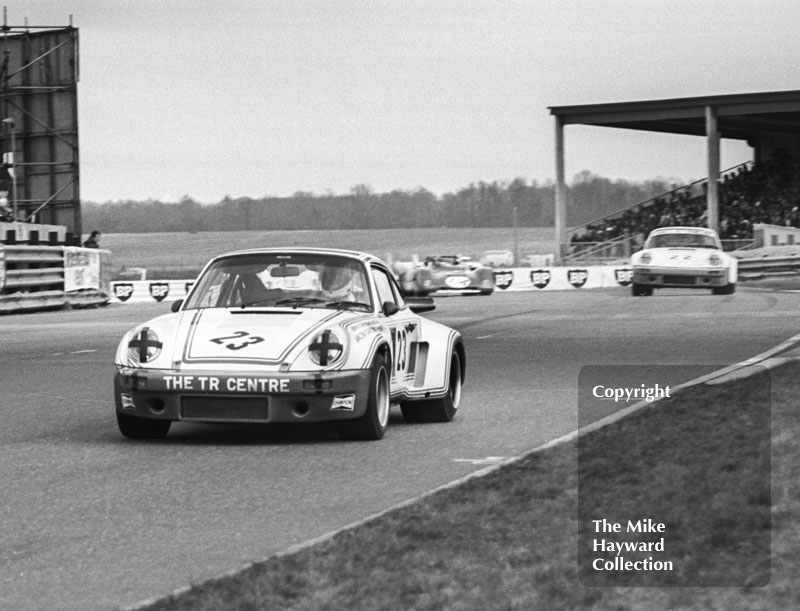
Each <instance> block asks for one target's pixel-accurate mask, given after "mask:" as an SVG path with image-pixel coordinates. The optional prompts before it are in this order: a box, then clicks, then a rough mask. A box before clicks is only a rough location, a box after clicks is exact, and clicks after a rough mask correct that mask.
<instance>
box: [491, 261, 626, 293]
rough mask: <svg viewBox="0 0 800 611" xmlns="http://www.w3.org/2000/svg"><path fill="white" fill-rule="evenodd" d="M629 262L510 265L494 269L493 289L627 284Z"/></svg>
mask: <svg viewBox="0 0 800 611" xmlns="http://www.w3.org/2000/svg"><path fill="white" fill-rule="evenodd" d="M632 280H633V268H632V267H631V266H629V265H613V266H612V265H589V266H580V265H573V266H570V267H512V268H508V269H495V270H494V285H495V290H501V291H568V290H580V289H598V288H612V287H620V286H630V285H631V282H632Z"/></svg>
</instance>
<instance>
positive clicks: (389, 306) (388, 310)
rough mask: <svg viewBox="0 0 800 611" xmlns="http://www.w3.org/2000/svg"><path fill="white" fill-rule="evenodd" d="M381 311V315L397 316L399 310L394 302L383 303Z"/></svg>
mask: <svg viewBox="0 0 800 611" xmlns="http://www.w3.org/2000/svg"><path fill="white" fill-rule="evenodd" d="M382 309H383V313H384V314H386V316H393V315H394V314H397V312H398V311H399V310H400V308H398V307H397V304H396V303H395V302H394V301H384V302H383V306H382Z"/></svg>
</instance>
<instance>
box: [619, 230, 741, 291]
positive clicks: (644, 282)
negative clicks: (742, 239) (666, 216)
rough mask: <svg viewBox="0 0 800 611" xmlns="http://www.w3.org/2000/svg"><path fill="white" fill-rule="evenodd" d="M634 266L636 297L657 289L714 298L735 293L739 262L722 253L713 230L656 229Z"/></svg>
mask: <svg viewBox="0 0 800 611" xmlns="http://www.w3.org/2000/svg"><path fill="white" fill-rule="evenodd" d="M631 264H632V266H633V284H632V286H631V292H632V294H633V295H636V296H648V295H652V294H653V289H656V288H693V289H711V290H712V292H713V293H714V294H715V295H731V294H733V293H734V292H735V291H736V279H737V275H738V263H737V260H736V258H735V257H732V256H731V255H729V254H728V253H726V252H724V251H723V250H722V243H721V242H720V240H719V236H718V235H717V232H716V231H714V230H713V229H706V228H705V227H662V228H660V229H654V230H653V231H652V232H651V233H650V235H649V236H648V237H647V241H646V242H645V244H644V249H643V250H640V251H639V252H637V253H634V255H633V256H632V257H631Z"/></svg>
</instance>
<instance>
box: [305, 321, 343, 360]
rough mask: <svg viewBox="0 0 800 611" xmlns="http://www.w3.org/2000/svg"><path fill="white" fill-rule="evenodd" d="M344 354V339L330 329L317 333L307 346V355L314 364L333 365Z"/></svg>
mask: <svg viewBox="0 0 800 611" xmlns="http://www.w3.org/2000/svg"><path fill="white" fill-rule="evenodd" d="M343 354H344V341H343V340H342V339H341V338H340V337H339V335H337V334H336V333H335V332H334V331H332V330H331V329H326V330H325V331H323V332H322V333H320V334H319V335H317V336H316V337H315V338H314V339H313V340H312V341H311V344H309V346H308V356H309V358H310V359H311V360H312V361H313V362H314V364H316V365H320V366H321V367H326V366H328V365H333V364H334V363H335V362H336V361H338V360H339V359H340V358H342V355H343Z"/></svg>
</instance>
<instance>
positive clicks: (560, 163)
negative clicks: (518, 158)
mask: <svg viewBox="0 0 800 611" xmlns="http://www.w3.org/2000/svg"><path fill="white" fill-rule="evenodd" d="M555 119H556V209H555V230H556V260H557V261H558V262H559V263H560V262H561V258H562V257H563V253H564V249H565V246H566V245H567V243H568V242H567V184H566V182H565V181H564V120H563V118H562V117H561V116H560V115H556V116H555Z"/></svg>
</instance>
